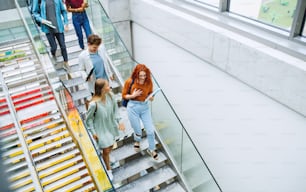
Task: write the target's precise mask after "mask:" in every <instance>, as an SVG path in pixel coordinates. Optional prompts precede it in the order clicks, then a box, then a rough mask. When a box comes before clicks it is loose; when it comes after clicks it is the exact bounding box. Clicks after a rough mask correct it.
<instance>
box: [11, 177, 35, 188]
mask: <svg viewBox="0 0 306 192" xmlns="http://www.w3.org/2000/svg"><path fill="white" fill-rule="evenodd" d="M30 183H32V178H29V179H28V180H25V181H24V182H22V183H18V184H15V185H12V189H18V188H20V187H23V186H25V185H27V184H30Z"/></svg>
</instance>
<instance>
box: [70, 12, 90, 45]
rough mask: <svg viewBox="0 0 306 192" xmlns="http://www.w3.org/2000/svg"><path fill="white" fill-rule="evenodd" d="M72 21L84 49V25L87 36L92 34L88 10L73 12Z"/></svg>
mask: <svg viewBox="0 0 306 192" xmlns="http://www.w3.org/2000/svg"><path fill="white" fill-rule="evenodd" d="M72 22H73V26H74V29H75V32H76V35H77V36H78V40H79V45H80V47H81V49H84V41H83V32H82V27H83V29H84V31H85V34H86V38H88V36H89V35H90V34H91V30H90V25H89V21H88V17H87V14H86V12H85V11H84V12H82V13H72Z"/></svg>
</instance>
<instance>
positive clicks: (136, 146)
mask: <svg viewBox="0 0 306 192" xmlns="http://www.w3.org/2000/svg"><path fill="white" fill-rule="evenodd" d="M134 150H135V152H137V153H138V152H139V151H140V143H139V142H135V143H134Z"/></svg>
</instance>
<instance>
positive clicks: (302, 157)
mask: <svg viewBox="0 0 306 192" xmlns="http://www.w3.org/2000/svg"><path fill="white" fill-rule="evenodd" d="M133 29H134V31H133V38H134V42H133V44H134V50H135V58H136V59H137V61H138V62H140V63H145V64H147V65H148V66H149V67H150V68H151V70H152V72H153V74H154V76H155V77H156V78H157V80H158V82H159V84H160V86H161V88H162V89H163V91H164V93H165V94H166V95H167V96H168V99H169V101H170V102H171V104H172V105H173V107H174V109H175V111H176V112H177V114H178V116H179V117H180V118H181V120H182V122H183V124H184V126H185V128H186V130H187V131H188V132H189V134H190V136H191V137H192V139H193V141H194V143H195V145H196V147H197V148H198V149H199V151H200V153H201V155H202V156H203V158H204V160H205V161H206V162H207V164H208V166H209V168H210V169H211V171H212V173H213V174H214V176H215V177H216V180H217V181H218V183H219V185H220V186H221V188H222V189H223V191H225V192H280V191H282V192H289V191H290V192H300V191H304V190H305V189H306V182H305V180H306V171H305V170H306V163H305V162H306V147H305V144H306V142H305V141H306V140H305V138H306V126H305V125H306V119H305V117H303V116H301V115H299V114H297V113H295V112H294V111H292V110H290V109H288V108H287V107H285V106H283V105H281V104H279V103H278V102H276V101H274V100H272V99H270V98H268V97H266V96H265V95H263V94H261V93H259V92H258V91H256V90H255V89H253V88H251V87H249V86H247V85H246V84H244V83H242V82H240V81H239V80H237V79H235V78H233V77H231V76H229V75H228V74H225V73H224V72H222V71H220V70H219V69H217V68H215V67H213V66H211V65H210V64H208V63H205V62H204V61H202V60H199V59H198V58H196V57H194V56H193V55H192V54H190V53H188V52H186V51H184V50H182V49H180V48H178V47H176V46H174V45H173V44H170V43H168V42H166V41H165V40H163V39H160V38H159V37H157V36H155V35H153V34H151V33H150V32H148V31H146V30H144V29H143V28H141V27H139V26H137V25H133Z"/></svg>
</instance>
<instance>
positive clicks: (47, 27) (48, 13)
mask: <svg viewBox="0 0 306 192" xmlns="http://www.w3.org/2000/svg"><path fill="white" fill-rule="evenodd" d="M38 1H39V0H33V15H34V17H35V19H36V20H37V21H38V22H40V23H41V30H42V31H43V32H44V33H46V36H47V39H48V42H49V44H50V47H51V54H52V56H53V58H56V55H55V54H56V49H57V44H56V41H55V38H56V39H57V41H58V43H59V46H60V48H61V53H62V56H63V58H64V65H63V67H64V69H66V70H68V69H69V65H68V54H67V49H66V44H65V37H64V31H68V30H69V28H68V17H67V11H66V9H65V6H64V4H63V2H62V0H41V2H40V5H39V3H38ZM62 17H63V19H64V21H63V19H62Z"/></svg>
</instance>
